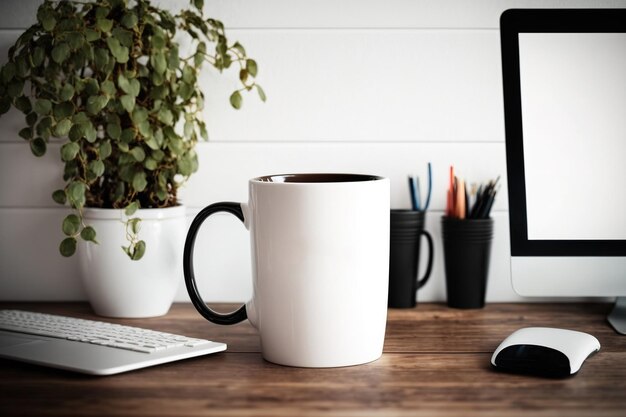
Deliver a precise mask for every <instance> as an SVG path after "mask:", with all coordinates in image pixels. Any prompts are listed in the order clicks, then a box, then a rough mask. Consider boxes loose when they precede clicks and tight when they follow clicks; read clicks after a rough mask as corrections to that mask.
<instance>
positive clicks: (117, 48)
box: [106, 37, 129, 64]
mask: <svg viewBox="0 0 626 417" xmlns="http://www.w3.org/2000/svg"><path fill="white" fill-rule="evenodd" d="M106 42H107V46H108V47H109V50H110V51H111V54H112V55H113V56H114V57H115V60H116V61H117V62H119V63H120V64H124V63H126V62H127V61H128V58H129V55H128V48H127V47H125V46H122V45H121V44H120V41H118V40H117V38H114V37H108V38H107V40H106Z"/></svg>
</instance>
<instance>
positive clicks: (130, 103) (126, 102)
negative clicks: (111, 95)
mask: <svg viewBox="0 0 626 417" xmlns="http://www.w3.org/2000/svg"><path fill="white" fill-rule="evenodd" d="M120 103H121V104H122V107H123V108H124V110H126V111H127V112H128V113H132V112H133V109H134V108H135V97H133V96H131V95H130V94H126V95H123V96H122V97H120Z"/></svg>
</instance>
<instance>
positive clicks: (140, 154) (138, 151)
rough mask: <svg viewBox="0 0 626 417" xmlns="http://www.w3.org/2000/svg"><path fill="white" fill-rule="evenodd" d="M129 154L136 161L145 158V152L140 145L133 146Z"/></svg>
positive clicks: (141, 160)
mask: <svg viewBox="0 0 626 417" xmlns="http://www.w3.org/2000/svg"><path fill="white" fill-rule="evenodd" d="M130 154H131V155H132V156H133V158H135V161H137V162H143V160H144V159H146V152H145V151H144V150H143V148H142V147H141V146H135V147H134V148H133V149H131V150H130Z"/></svg>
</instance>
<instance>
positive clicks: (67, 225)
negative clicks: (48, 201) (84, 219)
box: [63, 214, 80, 236]
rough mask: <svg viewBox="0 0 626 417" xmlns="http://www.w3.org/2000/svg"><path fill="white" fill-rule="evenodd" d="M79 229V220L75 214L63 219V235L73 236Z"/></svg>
mask: <svg viewBox="0 0 626 417" xmlns="http://www.w3.org/2000/svg"><path fill="white" fill-rule="evenodd" d="M79 228H80V219H79V218H78V216H77V215H75V214H70V215H68V216H67V217H66V218H65V219H63V233H65V234H66V235H67V236H74V235H75V234H77V233H78V229H79Z"/></svg>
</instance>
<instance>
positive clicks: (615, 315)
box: [606, 297, 626, 335]
mask: <svg viewBox="0 0 626 417" xmlns="http://www.w3.org/2000/svg"><path fill="white" fill-rule="evenodd" d="M606 319H607V320H608V321H609V323H611V326H613V328H614V329H615V331H616V332H617V333H619V334H624V335H626V297H617V299H616V300H615V306H614V307H613V310H612V311H611V312H610V313H609V315H608V316H607V317H606Z"/></svg>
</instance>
